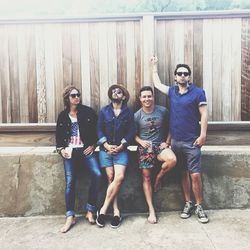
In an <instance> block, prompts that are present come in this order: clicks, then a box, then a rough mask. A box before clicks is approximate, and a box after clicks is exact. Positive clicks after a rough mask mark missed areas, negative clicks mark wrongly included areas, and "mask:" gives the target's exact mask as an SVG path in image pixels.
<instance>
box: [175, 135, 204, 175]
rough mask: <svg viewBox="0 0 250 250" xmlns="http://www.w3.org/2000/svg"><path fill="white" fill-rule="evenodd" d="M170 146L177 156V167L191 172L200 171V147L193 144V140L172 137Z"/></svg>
mask: <svg viewBox="0 0 250 250" xmlns="http://www.w3.org/2000/svg"><path fill="white" fill-rule="evenodd" d="M171 148H172V150H173V151H174V153H175V155H176V158H177V164H176V167H177V168H179V169H181V170H188V171H190V172H191V173H200V172H201V147H200V146H198V145H194V141H191V142H184V141H176V140H173V139H172V141H171Z"/></svg>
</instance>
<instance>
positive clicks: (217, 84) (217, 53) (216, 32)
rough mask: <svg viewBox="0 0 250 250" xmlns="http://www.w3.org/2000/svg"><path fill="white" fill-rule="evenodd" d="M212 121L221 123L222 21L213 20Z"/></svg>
mask: <svg viewBox="0 0 250 250" xmlns="http://www.w3.org/2000/svg"><path fill="white" fill-rule="evenodd" d="M212 29H213V62H212V65H213V92H212V93H213V120H214V121H221V119H222V116H221V106H222V82H221V63H222V58H221V56H222V55H221V51H222V19H217V20H213V25H212Z"/></svg>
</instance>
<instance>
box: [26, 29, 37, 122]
mask: <svg viewBox="0 0 250 250" xmlns="http://www.w3.org/2000/svg"><path fill="white" fill-rule="evenodd" d="M35 41H36V40H35V30H34V25H31V26H30V28H29V29H28V32H27V68H28V72H27V86H28V105H29V122H38V109H37V108H38V107H37V78H36V47H35V46H36V44H35Z"/></svg>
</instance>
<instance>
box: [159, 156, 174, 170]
mask: <svg viewBox="0 0 250 250" xmlns="http://www.w3.org/2000/svg"><path fill="white" fill-rule="evenodd" d="M176 162H177V161H176V157H175V156H173V157H171V158H169V159H167V161H165V164H162V168H163V169H172V168H174V167H175V165H176Z"/></svg>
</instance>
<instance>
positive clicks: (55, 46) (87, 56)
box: [0, 11, 250, 123]
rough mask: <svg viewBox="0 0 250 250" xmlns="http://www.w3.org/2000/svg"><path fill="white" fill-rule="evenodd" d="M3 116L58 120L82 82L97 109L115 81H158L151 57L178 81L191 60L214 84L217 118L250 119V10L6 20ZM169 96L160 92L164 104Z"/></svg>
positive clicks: (207, 84)
mask: <svg viewBox="0 0 250 250" xmlns="http://www.w3.org/2000/svg"><path fill="white" fill-rule="evenodd" d="M0 40H1V46H0V84H1V87H0V122H2V123H51V122H52V123H53V122H55V121H56V118H57V115H58V113H59V112H60V111H61V110H62V109H63V103H62V96H61V93H62V90H63V88H64V87H65V86H66V85H68V84H73V85H75V86H77V87H78V88H80V89H81V91H82V100H83V103H84V104H86V105H90V106H92V107H93V108H94V109H95V110H96V111H98V110H99V108H100V107H101V106H103V105H106V104H107V103H108V101H109V100H108V96H107V89H108V87H109V86H110V85H111V84H113V83H120V84H123V85H124V86H126V87H127V89H128V90H129V92H130V94H131V99H130V101H129V106H130V107H131V108H132V109H133V110H134V111H135V110H136V109H137V108H138V107H139V106H138V101H137V94H138V90H139V89H140V88H141V86H143V85H147V84H152V81H151V74H150V64H149V58H150V57H151V55H152V54H156V55H157V56H158V58H159V74H160V78H161V80H162V81H163V82H165V83H173V80H174V76H173V70H174V67H175V65H176V64H177V63H187V64H189V65H190V66H191V68H192V71H193V74H192V77H193V81H194V82H195V83H196V84H197V85H199V86H202V87H203V88H204V89H205V90H206V94H207V98H208V102H209V105H208V106H209V120H210V121H241V120H250V107H249V106H250V12H248V11H245V12H213V13H209V12H196V13H177V14H174V15H173V14H169V13H165V14H155V15H153V14H152V15H138V16H134V15H133V16H132V15H128V16H119V17H100V18H81V19H77V18H74V19H50V20H0ZM166 102H167V99H166V97H165V96H164V95H162V94H160V93H158V92H157V91H156V103H158V104H161V105H166Z"/></svg>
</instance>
